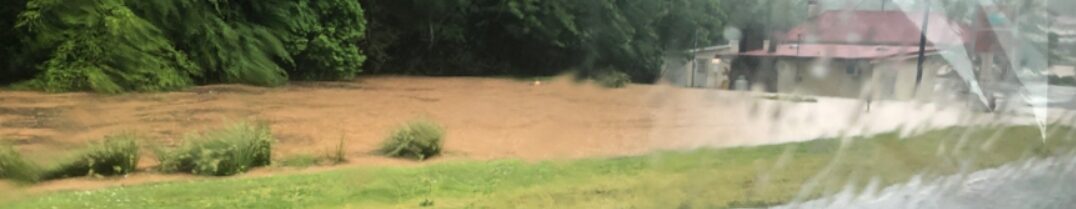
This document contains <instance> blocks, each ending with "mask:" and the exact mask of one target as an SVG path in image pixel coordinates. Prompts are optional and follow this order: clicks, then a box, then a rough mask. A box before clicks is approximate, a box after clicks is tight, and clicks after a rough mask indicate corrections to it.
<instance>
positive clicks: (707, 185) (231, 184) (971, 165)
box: [0, 127, 1074, 209]
mask: <svg viewBox="0 0 1076 209" xmlns="http://www.w3.org/2000/svg"><path fill="white" fill-rule="evenodd" d="M1071 132H1072V130H1071V129H1069V128H1062V127H1051V128H1050V133H1051V134H1050V135H1049V137H1048V139H1047V140H1046V141H1045V143H1044V142H1043V141H1042V140H1041V139H1040V138H1039V131H1038V129H1036V128H1034V127H991V128H977V129H974V130H973V129H969V128H953V129H946V130H940V131H932V132H928V133H925V134H921V135H916V136H911V137H907V138H900V137H898V136H897V135H896V134H881V135H876V136H873V137H870V138H856V139H851V140H844V141H843V142H842V140H836V139H826V140H815V141H810V142H802V143H791V144H780V145H767V146H756V147H739V148H727V149H700V150H694V151H682V152H661V153H654V154H649V155H645V156H633V157H619V158H602V159H583V160H572V161H549V162H537V163H528V162H521V161H513V160H502V161H484V162H470V161H468V162H447V163H437V164H432V165H427V166H421V167H356V168H345V169H339V170H333V171H327V172H321V173H313V174H291V175H281V176H272V177H258V178H221V179H211V180H197V181H191V182H171V183H159V184H149V185H140V186H130V187H118V188H108V189H100V190H92V191H66V192H55V193H49V194H41V195H36V196H32V197H26V198H23V199H19V200H16V201H11V202H8V203H5V204H2V206H0V208H35V209H36V208H78V209H91V208H422V207H427V208H729V207H755V206H765V205H774V204H780V203H784V202H788V201H790V200H793V199H796V198H807V199H810V198H815V197H819V196H821V195H824V194H827V193H832V192H836V191H839V190H840V189H841V188H845V187H847V186H851V188H863V186H864V185H866V184H867V182H869V181H871V180H872V179H873V180H875V181H876V182H878V183H880V184H881V185H882V186H884V185H889V184H893V183H897V182H902V181H906V180H907V179H909V178H911V177H912V176H914V175H916V174H923V175H924V176H926V177H930V176H938V175H945V174H952V173H957V172H967V171H974V170H979V169H983V168H989V167H995V166H998V165H1001V164H1004V163H1006V162H1012V161H1016V160H1020V159H1027V158H1031V157H1042V156H1053V155H1063V154H1064V155H1068V154H1072V151H1073V150H1074V149H1073V147H1074V146H1073V145H1074V143H1073V141H1074V140H1072V139H1071V138H1072V137H1071V136H1073V134H1072V133H1071Z"/></svg>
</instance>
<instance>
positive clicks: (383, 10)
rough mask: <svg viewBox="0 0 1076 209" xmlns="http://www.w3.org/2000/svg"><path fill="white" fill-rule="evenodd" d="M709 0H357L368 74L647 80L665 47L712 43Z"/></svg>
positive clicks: (718, 14)
mask: <svg viewBox="0 0 1076 209" xmlns="http://www.w3.org/2000/svg"><path fill="white" fill-rule="evenodd" d="M722 2H723V1H716V0H671V1H649V0H594V1H575V0H444V1H425V0H363V1H362V3H363V5H366V8H367V17H368V18H369V19H370V20H369V22H370V33H369V34H368V39H367V40H366V41H364V44H363V48H365V49H368V50H370V51H369V54H370V60H369V61H370V63H369V65H368V66H369V67H368V71H371V72H375V73H403V74H433V75H489V74H516V75H549V74H554V73H559V72H562V71H564V70H570V69H576V70H578V72H580V73H582V74H583V75H584V76H588V77H590V76H593V75H597V74H599V73H604V72H605V71H610V70H615V71H621V72H624V73H627V74H628V75H630V76H631V78H632V79H633V80H634V81H642V82H646V81H653V80H654V79H656V78H657V76H658V74H659V72H660V67H661V64H662V63H661V59H660V58H661V56H662V55H663V53H665V52H666V51H667V50H673V49H685V48H690V47H693V46H694V45H696V44H698V45H700V46H702V45H705V44H711V43H713V42H715V41H717V40H718V39H719V34H720V31H721V30H722V26H723V23H724V22H723V21H722V19H723V18H724V11H723V10H722V8H720V7H719V6H720V5H721V3H722Z"/></svg>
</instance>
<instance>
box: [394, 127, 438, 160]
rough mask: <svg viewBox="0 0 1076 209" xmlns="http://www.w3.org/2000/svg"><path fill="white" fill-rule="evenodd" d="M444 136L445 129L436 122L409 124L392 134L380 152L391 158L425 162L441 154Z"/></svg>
mask: <svg viewBox="0 0 1076 209" xmlns="http://www.w3.org/2000/svg"><path fill="white" fill-rule="evenodd" d="M444 134H445V131H444V129H442V128H441V126H440V125H437V124H436V123H434V122H431V121H426V120H418V121H412V122H408V123H407V124H406V125H404V126H403V127H400V128H398V129H396V130H395V131H394V132H392V135H390V136H389V138H387V139H385V142H384V144H382V145H381V150H379V151H380V152H381V154H383V155H386V156H390V157H403V158H412V159H418V160H425V159H426V158H429V157H433V156H435V155H438V154H441V151H442V146H443V144H444Z"/></svg>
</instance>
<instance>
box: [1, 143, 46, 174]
mask: <svg viewBox="0 0 1076 209" xmlns="http://www.w3.org/2000/svg"><path fill="white" fill-rule="evenodd" d="M39 172H40V169H39V168H38V167H37V165H34V164H33V163H30V162H29V161H26V159H23V158H22V155H20V154H19V153H18V152H16V151H15V149H14V148H12V147H11V146H9V145H5V144H0V179H10V180H14V181H22V182H35V181H37V180H38V175H39Z"/></svg>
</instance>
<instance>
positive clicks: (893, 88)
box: [729, 10, 972, 99]
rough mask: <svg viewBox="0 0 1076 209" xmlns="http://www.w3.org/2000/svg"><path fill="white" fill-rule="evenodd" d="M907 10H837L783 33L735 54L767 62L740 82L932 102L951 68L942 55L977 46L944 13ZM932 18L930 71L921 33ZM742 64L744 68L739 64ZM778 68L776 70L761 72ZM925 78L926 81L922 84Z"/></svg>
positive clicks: (735, 76)
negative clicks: (942, 77)
mask: <svg viewBox="0 0 1076 209" xmlns="http://www.w3.org/2000/svg"><path fill="white" fill-rule="evenodd" d="M924 14H925V13H922V12H904V11H885V10H871V11H857V10H831V11H824V12H820V13H816V14H812V15H811V17H810V19H808V20H806V21H805V22H804V23H802V24H800V25H798V26H796V27H794V28H792V29H790V30H788V32H786V33H781V34H776V35H774V36H772V37H773V40H771V41H767V42H769V43H767V44H764V46H763V48H762V49H756V50H749V51H745V52H740V53H738V54H735V56H736V58H735V60H734V61H733V62H737V61H739V62H749V63H752V62H753V63H766V62H769V63H770V64H769V65H758V64H756V65H754V67H743V66H750V65H740V66H741V67H740V68H739V69H736V68H735V67H734V69H733V70H732V72H730V73H729V79H730V80H732V81H735V80H742V79H747V80H750V81H751V82H752V83H753V84H754V85H753V86H761V87H762V88H767V90H769V91H776V92H779V93H794V94H807V95H819V96H833V97H853V98H864V97H871V98H873V99H911V98H916V97H926V96H929V95H930V94H931V92H932V90H933V86H934V85H933V82H934V80H935V78H936V77H937V76H938V74H944V73H946V72H949V71H951V70H947V69H946V68H948V63H947V62H946V61H945V60H944V59H942V58H941V56H940V55H939V52H940V51H942V50H941V49H946V48H953V47H958V48H964V47H966V46H968V44H969V43H971V42H972V34H971V33H970V32H969V30H968V27H966V26H964V25H961V24H959V23H957V22H955V21H951V20H949V19H948V18H946V17H945V16H944V15H941V14H935V13H931V14H925V15H924ZM924 20H926V22H927V24H926V31H927V32H926V34H925V36H926V39H927V40H928V41H927V43H925V45H924V47H923V53H924V55H925V58H926V59H925V60H924V65H923V66H924V67H923V69H924V70H923V73H921V74H920V73H919V71H918V70H917V69H918V62H917V61H918V57H919V56H918V55H919V53H920V40H921V31H923V30H922V28H923V23H924ZM734 66H736V65H734ZM760 66H770V67H760ZM917 77H918V78H917Z"/></svg>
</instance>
